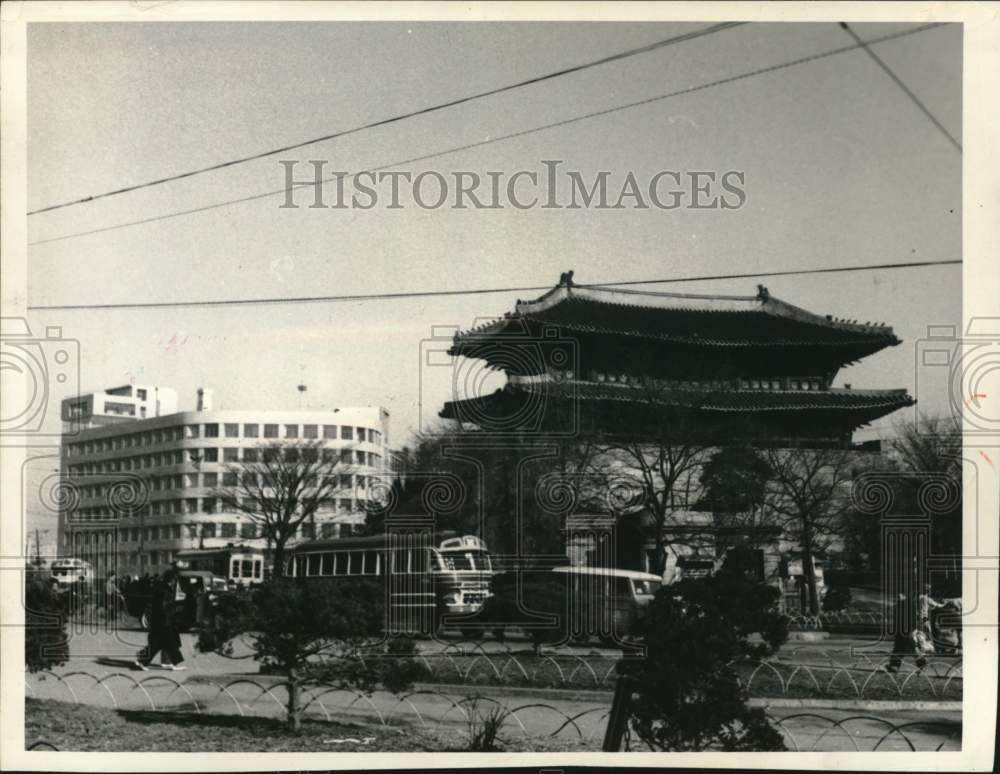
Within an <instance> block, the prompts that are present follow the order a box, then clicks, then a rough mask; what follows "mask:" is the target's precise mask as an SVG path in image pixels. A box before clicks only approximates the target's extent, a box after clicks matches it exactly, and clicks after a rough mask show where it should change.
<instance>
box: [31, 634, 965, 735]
mask: <svg viewBox="0 0 1000 774" xmlns="http://www.w3.org/2000/svg"><path fill="white" fill-rule="evenodd" d="M182 640H183V651H184V654H185V657H186V662H185V664H186V666H187V667H188V669H187V670H186V671H182V672H171V671H166V670H160V669H156V668H154V669H151V670H150V671H149V672H141V671H138V670H132V669H131V668H130V666H129V662H130V660H131V659H132V657H133V656H134V654H135V652H136V651H137V650H138V649H139V648H141V647H142V646H143V644H144V643H145V633H144V632H142V631H140V630H138V629H136V628H124V629H120V630H117V631H109V630H107V629H105V628H104V627H103V626H94V627H84V626H77V627H75V628H74V629H73V631H72V633H71V640H70V645H71V658H70V661H69V662H68V663H66V664H65V665H63V666H62V667H59V668H57V669H55V670H53V672H54V673H55V674H56V675H57V677H53V676H52V675H48V676H46V675H30V676H29V677H28V695H29V696H34V697H37V698H50V699H57V700H62V701H74V702H80V703H86V704H94V705H98V706H105V707H108V708H119V709H158V710H162V709H175V710H183V711H191V712H200V713H211V714H215V713H220V714H247V715H261V716H273V717H280V716H281V714H282V713H283V712H284V700H285V692H284V688H283V687H282V686H280V685H279V683H280V679H278V678H274V677H268V676H261V675H259V674H258V668H257V663H256V661H254V660H253V659H252V658H250V657H249V652H248V650H247V649H246V646H245V645H244V646H243V647H242V648H240V647H238V648H237V654H236V655H243V656H245V657H243V658H224V657H222V656H219V655H217V654H213V653H209V654H204V653H198V652H197V651H196V650H195V648H194V637H193V636H192V635H190V634H185V635H183V636H182ZM469 646H470V643H468V642H467V641H462V640H459V639H458V638H457V637H456V639H454V640H450V639H446V640H444V641H442V642H435V641H429V640H427V641H421V642H420V643H419V648H420V651H421V652H423V653H425V654H427V655H428V656H430V655H431V654H433V653H441V652H443V651H446V652H455V651H458V649H459V648H463V647H469ZM475 647H480V648H481V649H482V651H485V652H486V653H497V654H499V653H500V652H501V651H503V650H504V649H506V648H511V649H514V650H529V649H530V646H529V645H528V643H527V641H525V640H521V639H514V640H511V641H508V642H507V643H498V642H496V641H494V640H492V639H489V638H487V639H485V640H483V641H482V642H481V643H478V644H476V645H475ZM565 650H566V652H567V653H575V654H577V655H585V654H587V653H588V652H590V653H593V654H594V655H596V654H597V653H600V654H602V655H604V656H606V657H607V658H608V660H609V663H611V661H612V660H613V658H614V657H615V655H616V652H615V651H613V650H609V649H599V648H570V649H565ZM869 651H874V655H873V656H872V657H873V658H875V659H881V658H883V657H884V655H885V652H887V650H886V649H885V648H884V646H882V645H878V646H876V647H874V648H873V647H872V644H871V643H869V642H866V641H864V640H860V639H857V638H846V637H845V638H831V639H829V640H826V641H823V642H819V643H789V645H788V646H787V647H786V649H785V650H783V651H782V656H783V658H784V659H785V660H788V661H791V662H793V663H796V664H823V663H829V662H830V660H831V659H832V660H833V661H835V662H837V663H851V662H854V661H856V660H857V658H858V654H859V653H868V652H869ZM560 652H562V649H561V650H560ZM477 695H479V696H481V697H483V698H480V699H479V700H478V703H479V706H480V708H481V709H485V710H488V709H489V707H490V706H493V705H496V704H500V705H502V706H503V707H504V708H506V709H507V710H508V711H509V713H510V714H509V717H508V719H507V728H508V731H509V732H510V733H517V734H524V735H527V736H529V737H539V738H541V737H548V736H554V737H556V738H557V739H567V740H575V741H574V742H573V744H585V745H590V746H595V745H599V743H600V739H601V737H602V735H603V731H604V726H605V725H606V715H607V712H608V710H609V708H610V694H609V693H607V692H606V691H605V692H599V691H592V692H589V691H563V690H547V691H539V690H533V689H530V688H517V687H510V686H506V687H504V688H502V689H497V688H491V687H490V686H474V685H464V686H451V685H447V686H441V685H435V686H424V687H420V686H418V687H417V688H415V689H414V691H413V692H412V693H411V694H410V695H408V696H404V697H400V696H395V695H392V694H388V693H382V692H376V693H375V694H373V695H372V696H370V697H364V696H361V695H359V694H355V693H352V692H345V691H332V690H329V689H322V688H314V689H311V690H310V691H309V692H307V695H306V702H307V704H308V710H307V711H308V713H309V714H310V715H312V716H314V717H316V718H330V717H334V716H336V717H339V718H343V717H345V716H346V717H352V718H356V719H358V720H366V721H368V722H374V723H376V724H387V725H397V724H405V723H418V724H423V725H432V724H438V725H440V724H444V725H447V726H455V727H462V728H464V727H467V722H468V721H467V718H468V715H469V713H470V712H471V711H473V710H472V705H473V702H474V699H473V698H472V697H474V696H477ZM770 702H771V703H769V700H761V703H763V704H765V705H767V706H766V708H767V711H768V712H769V714H770V715H771V716H772V717H773V718H775V719H776V720H778V721H779V723H780V728H781V729H782V731H783V732H784V733H785V737H786V744H787V745H788V747H789V748H790V749H801V750H812V749H816V750H853V749H855V748H857V749H861V750H870V749H873V748H876V747H877V748H878V749H879V750H883V749H884V750H909V749H911V747H912V748H915V749H917V750H932V749H936V748H938V747H939V746H941V749H958V746H959V745H960V743H961V713H960V712H958V711H954V710H951V709H937V708H934V709H929V710H928V709H924V710H922V711H916V710H913V709H903V707H904V706H907V705H899V706H898V708H897V707H893V708H886V707H880V708H877V709H867V710H865V709H849V710H845V709H838V708H835V705H834V704H832V703H831V704H830V705H829V706H824V707H820V708H815V707H789V706H780V705H781V704H782V702H781V701H777V700H770ZM785 704H787V702H785ZM941 706H942V707H947V706H949V705H941Z"/></svg>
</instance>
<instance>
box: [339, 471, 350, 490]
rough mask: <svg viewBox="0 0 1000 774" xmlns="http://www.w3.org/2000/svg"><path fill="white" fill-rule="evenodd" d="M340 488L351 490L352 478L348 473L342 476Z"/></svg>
mask: <svg viewBox="0 0 1000 774" xmlns="http://www.w3.org/2000/svg"><path fill="white" fill-rule="evenodd" d="M340 488H341V489H350V488H351V476H350V474H348V473H345V474H342V475H341V476H340Z"/></svg>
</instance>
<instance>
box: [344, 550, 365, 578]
mask: <svg viewBox="0 0 1000 774" xmlns="http://www.w3.org/2000/svg"><path fill="white" fill-rule="evenodd" d="M361 557H362V554H361V552H359V551H348V552H347V574H348V575H360V574H361Z"/></svg>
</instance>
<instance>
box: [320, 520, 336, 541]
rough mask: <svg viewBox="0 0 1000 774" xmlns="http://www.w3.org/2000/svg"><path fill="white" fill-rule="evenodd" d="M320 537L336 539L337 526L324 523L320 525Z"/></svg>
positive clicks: (331, 523)
mask: <svg viewBox="0 0 1000 774" xmlns="http://www.w3.org/2000/svg"><path fill="white" fill-rule="evenodd" d="M320 535H322V536H323V537H324V538H335V537H337V525H336V524H334V523H333V522H329V521H328V522H326V523H325V524H321V525H320Z"/></svg>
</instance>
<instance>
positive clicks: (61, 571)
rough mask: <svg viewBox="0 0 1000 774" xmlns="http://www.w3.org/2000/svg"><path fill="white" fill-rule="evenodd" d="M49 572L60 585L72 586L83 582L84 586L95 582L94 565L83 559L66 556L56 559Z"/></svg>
mask: <svg viewBox="0 0 1000 774" xmlns="http://www.w3.org/2000/svg"><path fill="white" fill-rule="evenodd" d="M49 573H50V574H51V575H52V577H53V579H55V581H56V583H58V584H59V585H60V586H72V585H73V584H74V583H81V584H83V585H84V586H92V585H93V584H94V566H93V565H92V564H91V563H90V562H88V561H85V560H83V559H76V558H72V557H66V558H63V559H56V560H55V561H54V562H52V564H51V565H50V567H49Z"/></svg>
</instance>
